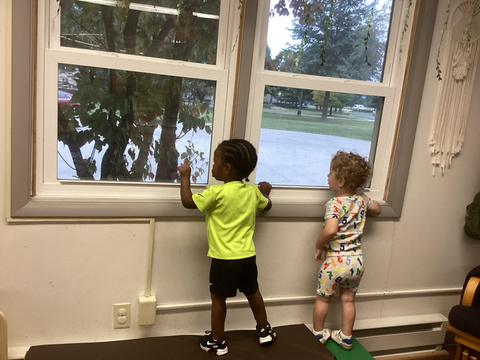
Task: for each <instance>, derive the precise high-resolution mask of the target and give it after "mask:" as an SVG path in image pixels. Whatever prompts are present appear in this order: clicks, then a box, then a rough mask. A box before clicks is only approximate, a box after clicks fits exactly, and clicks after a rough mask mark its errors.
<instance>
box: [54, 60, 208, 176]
mask: <svg viewBox="0 0 480 360" xmlns="http://www.w3.org/2000/svg"><path fill="white" fill-rule="evenodd" d="M58 73H59V78H58V87H59V89H58V94H59V97H58V113H57V114H58V157H57V164H58V168H57V178H58V179H64V180H72V179H82V180H108V181H144V182H152V181H156V182H173V181H175V180H176V177H177V166H178V163H179V162H180V161H183V159H184V158H187V159H188V160H189V161H190V163H191V164H192V167H193V171H192V174H193V181H194V182H199V183H206V182H207V177H208V171H207V170H208V159H209V153H210V143H211V132H212V121H213V103H214V95H215V87H216V86H215V82H214V81H207V80H198V79H189V78H182V77H173V76H161V75H154V74H148V73H139V72H130V71H119V70H114V69H103V68H93V67H84V66H75V65H65V64H60V65H59V67H58ZM64 95H66V97H67V98H68V99H63V98H62V96H64Z"/></svg>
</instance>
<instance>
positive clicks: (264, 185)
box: [258, 181, 272, 211]
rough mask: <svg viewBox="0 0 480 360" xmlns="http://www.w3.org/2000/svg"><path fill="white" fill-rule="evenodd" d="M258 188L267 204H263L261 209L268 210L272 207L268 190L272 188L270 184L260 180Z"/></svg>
mask: <svg viewBox="0 0 480 360" xmlns="http://www.w3.org/2000/svg"><path fill="white" fill-rule="evenodd" d="M258 189H259V190H260V192H261V193H262V194H263V196H265V197H266V198H267V199H268V204H267V206H265V208H264V209H263V211H268V210H270V209H271V208H272V200H270V191H271V190H272V185H271V184H270V183H269V182H266V181H261V182H259V183H258Z"/></svg>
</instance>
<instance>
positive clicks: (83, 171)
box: [57, 105, 95, 180]
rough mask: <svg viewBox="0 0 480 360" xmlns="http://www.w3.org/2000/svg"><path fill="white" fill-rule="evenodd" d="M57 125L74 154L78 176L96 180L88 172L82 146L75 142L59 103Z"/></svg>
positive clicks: (73, 158) (83, 178) (82, 178)
mask: <svg viewBox="0 0 480 360" xmlns="http://www.w3.org/2000/svg"><path fill="white" fill-rule="evenodd" d="M57 119H58V120H57V126H58V133H59V134H61V133H64V134H65V136H64V143H65V145H67V146H68V149H69V150H70V154H71V155H72V160H73V164H74V165H75V171H76V173H77V176H78V178H79V179H81V180H95V179H94V178H93V175H92V174H90V173H89V172H88V167H87V164H85V161H84V160H83V156H82V152H81V151H80V146H78V144H76V143H75V140H74V139H73V134H72V132H71V131H70V130H69V128H68V121H67V119H66V118H65V115H64V114H63V111H62V109H61V108H60V105H58V116H57Z"/></svg>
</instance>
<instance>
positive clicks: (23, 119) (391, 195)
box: [6, 0, 438, 221]
mask: <svg viewBox="0 0 480 360" xmlns="http://www.w3.org/2000/svg"><path fill="white" fill-rule="evenodd" d="M255 2H256V0H253V1H246V2H244V3H247V4H249V3H255ZM33 3H34V2H32V1H26V0H24V1H20V0H15V1H14V0H7V17H8V24H7V56H8V58H7V63H6V66H7V74H6V80H7V104H6V117H7V119H6V120H7V131H8V133H7V161H6V162H7V181H6V185H7V189H6V190H7V197H6V199H7V201H6V208H7V209H6V210H7V220H9V221H19V220H22V219H23V220H24V221H28V220H29V219H34V220H36V221H38V218H72V219H73V218H80V219H82V218H84V219H87V218H132V217H136V218H151V217H184V216H188V217H199V216H203V214H202V213H200V212H193V211H189V210H188V209H184V208H183V206H182V205H181V202H180V201H179V199H178V200H176V199H162V200H150V199H139V200H134V199H132V200H129V199H124V198H122V199H116V198H110V199H107V198H97V199H92V198H79V197H71V198H68V197H61V198H58V197H54V196H52V197H45V198H43V199H39V198H35V197H32V194H33V192H34V189H33V186H34V181H33V180H34V179H33V178H34V174H33V166H34V164H33V160H32V159H33V156H34V155H35V137H34V133H33V129H34V123H35V119H34V112H33V106H34V79H35V75H36V69H35V68H34V61H33V58H34V57H33V54H34V51H35V50H36V49H35V42H34V41H33V40H34V39H33V34H34V30H35V22H34V21H33V20H34V19H35V11H36V10H35V7H34V4H33ZM437 5H438V4H437V2H433V1H421V0H419V1H418V5H417V6H418V8H416V11H415V19H414V23H413V24H414V25H413V26H412V30H413V29H414V32H412V36H413V37H414V41H413V43H412V45H411V48H410V49H409V51H410V52H411V57H410V60H409V61H410V64H409V65H410V66H408V67H407V68H408V73H407V74H406V79H407V81H406V83H405V86H404V89H403V90H402V91H403V92H404V98H403V106H402V108H401V111H400V114H399V121H398V122H397V126H398V128H397V132H396V145H395V147H394V150H393V153H392V155H391V162H390V167H391V170H390V171H389V175H388V176H389V182H388V185H387V186H388V189H387V191H386V196H385V198H384V199H383V200H384V201H383V202H382V204H381V206H382V210H383V211H382V215H381V217H384V218H398V217H400V215H401V212H402V207H403V201H404V195H405V189H406V185H407V180H408V170H409V167H410V161H411V156H412V153H413V144H414V139H415V133H416V127H417V121H418V115H419V112H420V105H421V98H422V92H423V86H424V82H425V76H426V69H427V64H428V59H429V52H430V47H431V41H432V33H433V29H434V25H435V16H432V14H436V10H437ZM247 9H248V5H247ZM24 19H30V20H32V21H25V20H24ZM230 19H231V18H230ZM22 20H23V21H22ZM247 20H248V16H245V17H244V21H245V22H247ZM415 20H416V21H415ZM254 22H255V21H254ZM237 25H238V24H237ZM244 43H245V42H242V49H241V51H242V53H243V51H244V49H243V47H244V45H243V44H244ZM226 51H228V50H226ZM242 55H244V54H240V55H239V56H242ZM247 55H248V53H247ZM234 60H235V61H236V59H234ZM235 61H233V62H235ZM230 63H232V61H230ZM242 66H246V68H248V64H242V63H241V61H240V67H242ZM232 73H233V71H231V72H230V74H229V81H232V82H233V79H234V74H232ZM243 78H245V77H243ZM239 79H240V81H239V82H241V79H242V77H239ZM248 80H250V79H248ZM237 86H238V88H240V86H241V84H240V83H239V84H238V85H237ZM25 94H27V96H25ZM26 97H28V99H29V100H30V101H29V102H28V103H30V104H32V106H30V107H29V106H25V105H24V104H25V101H24V99H25V98H26ZM248 98H249V94H245V96H242V97H239V98H238V99H235V100H234V102H235V104H230V105H232V106H230V105H229V104H227V109H232V108H235V109H239V108H246V105H248ZM245 125H246V118H242V117H240V116H239V117H236V118H235V123H234V125H232V127H234V129H235V131H234V132H233V134H234V136H237V137H238V136H239V133H238V131H240V132H241V131H242V128H243V131H245V130H244V129H245ZM224 126H225V127H226V128H225V131H224V134H226V133H227V131H228V132H229V131H230V129H229V127H230V124H229V122H228V121H226V123H225V125H224ZM227 128H228V129H227ZM238 129H240V130H238ZM202 188H204V186H193V191H196V190H201V189H202ZM272 199H273V202H274V204H275V206H274V207H273V208H272V210H271V211H269V212H268V213H265V215H263V216H266V217H272V218H275V217H288V218H318V217H320V216H322V215H323V203H321V204H320V203H319V204H316V205H312V204H311V203H309V204H302V203H301V202H299V201H298V200H295V199H294V198H291V199H289V198H288V197H285V198H283V199H280V198H276V196H275V190H274V191H273V192H272ZM292 206H294V207H295V211H294V212H292ZM65 214H69V215H65ZM70 214H71V215H70ZM133 214H134V216H132V215H133ZM35 218H37V219H35ZM32 221H33V220H32Z"/></svg>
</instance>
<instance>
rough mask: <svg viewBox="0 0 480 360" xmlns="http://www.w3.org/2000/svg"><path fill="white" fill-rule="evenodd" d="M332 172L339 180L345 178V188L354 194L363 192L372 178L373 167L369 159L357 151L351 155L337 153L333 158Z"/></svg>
mask: <svg viewBox="0 0 480 360" xmlns="http://www.w3.org/2000/svg"><path fill="white" fill-rule="evenodd" d="M331 171H332V172H333V173H334V174H335V176H336V177H337V178H344V179H345V187H347V188H348V189H349V190H351V191H353V192H355V191H356V190H357V189H360V190H363V187H364V186H365V183H366V182H367V181H368V180H369V179H370V178H371V176H372V166H371V165H370V163H369V162H368V160H367V158H364V157H362V156H360V155H358V154H357V153H356V152H355V151H351V152H349V153H347V152H345V151H342V150H339V151H337V153H336V154H334V155H333V157H332V162H331Z"/></svg>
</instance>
